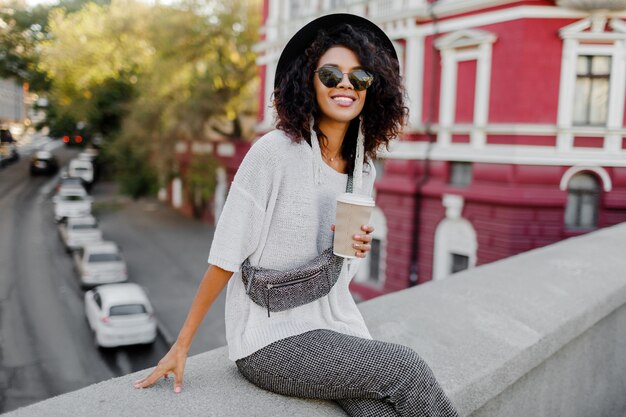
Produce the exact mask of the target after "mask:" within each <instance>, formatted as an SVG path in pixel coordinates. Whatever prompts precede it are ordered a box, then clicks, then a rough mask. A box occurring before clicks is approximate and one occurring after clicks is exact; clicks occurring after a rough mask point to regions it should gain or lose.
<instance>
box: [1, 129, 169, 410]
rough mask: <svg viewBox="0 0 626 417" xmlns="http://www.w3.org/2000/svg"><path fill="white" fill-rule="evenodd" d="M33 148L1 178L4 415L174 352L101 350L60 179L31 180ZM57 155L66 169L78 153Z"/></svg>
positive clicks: (159, 345) (161, 347) (160, 345)
mask: <svg viewBox="0 0 626 417" xmlns="http://www.w3.org/2000/svg"><path fill="white" fill-rule="evenodd" d="M40 146H51V147H53V148H54V147H55V146H54V143H51V142H49V141H47V142H46V141H44V142H43V143H41V144H40ZM33 149H34V148H33ZM33 149H30V150H24V149H22V151H23V155H22V160H21V161H19V162H18V163H15V164H12V165H10V166H8V167H5V168H4V169H3V170H2V171H0V412H4V411H9V410H12V409H15V408H18V407H20V406H23V405H27V404H30V403H33V402H36V401H39V400H42V399H45V398H48V397H51V396H54V395H58V394H61V393H64V392H68V391H71V390H74V389H78V388H81V387H84V386H86V385H90V384H93V383H95V382H98V381H102V380H105V379H109V378H111V377H114V376H119V375H124V374H126V373H129V372H133V371H136V370H140V369H144V368H146V367H149V366H152V365H153V364H155V363H156V361H158V359H159V358H160V357H161V356H162V355H163V354H164V353H165V352H166V351H167V347H168V346H167V344H166V342H165V340H163V338H162V337H159V338H158V339H157V342H156V343H155V344H154V345H152V346H149V347H129V348H120V349H104V350H102V349H96V348H95V347H94V344H93V337H92V334H91V332H90V330H89V327H88V325H87V323H86V320H85V318H84V313H83V311H84V310H83V301H82V296H83V292H82V291H81V290H80V288H79V284H78V280H77V278H76V275H75V272H74V270H73V266H72V262H71V259H70V257H69V256H68V255H67V254H66V253H65V251H64V249H63V246H62V244H61V242H60V240H59V238H58V232H57V229H56V225H55V224H54V221H53V218H52V204H51V201H50V192H51V191H52V189H53V187H54V180H52V179H49V178H46V177H37V178H31V177H30V176H29V175H28V153H29V152H32V150H33ZM54 152H55V153H56V154H57V155H58V156H59V158H60V160H61V162H67V161H68V160H69V159H70V158H71V157H72V156H73V155H74V154H75V153H76V151H75V150H68V149H65V148H63V147H60V148H58V149H56V150H54ZM96 187H97V186H96ZM133 268H134V269H135V268H137V267H133ZM139 270H141V268H140V267H139ZM157 314H159V313H158V312H157Z"/></svg>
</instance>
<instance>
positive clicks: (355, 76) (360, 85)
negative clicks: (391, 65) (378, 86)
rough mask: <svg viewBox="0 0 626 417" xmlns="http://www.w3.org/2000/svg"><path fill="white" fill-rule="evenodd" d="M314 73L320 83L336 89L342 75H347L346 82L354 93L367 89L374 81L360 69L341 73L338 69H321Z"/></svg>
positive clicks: (372, 77)
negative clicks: (347, 81) (348, 82)
mask: <svg viewBox="0 0 626 417" xmlns="http://www.w3.org/2000/svg"><path fill="white" fill-rule="evenodd" d="M315 72H316V73H317V76H318V77H319V79H320V82H321V83H322V84H324V85H325V86H326V87H328V88H335V87H337V85H339V83H340V82H341V80H343V76H344V74H348V80H349V81H350V84H352V86H353V87H354V89H355V90H356V91H363V90H365V89H367V88H368V87H369V86H370V85H372V82H373V81H374V76H373V75H372V74H370V73H369V72H367V71H365V70H362V69H358V70H354V71H351V72H341V70H340V69H339V68H335V67H321V68H320V69H318V70H316V71H315Z"/></svg>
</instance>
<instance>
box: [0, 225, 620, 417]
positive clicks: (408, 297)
mask: <svg viewBox="0 0 626 417" xmlns="http://www.w3.org/2000/svg"><path fill="white" fill-rule="evenodd" d="M624 248H626V224H622V225H618V226H614V227H612V228H608V229H604V230H601V231H598V232H595V233H592V234H588V235H585V236H581V237H577V238H572V239H568V240H566V241H563V242H560V243H558V244H555V245H552V246H549V247H546V248H542V249H538V250H534V251H531V252H527V253H525V254H522V255H519V256H516V257H512V258H509V259H506V260H503V261H500V262H496V263H493V264H489V265H486V266H483V267H479V268H475V269H473V270H469V271H464V272H462V273H459V274H456V275H454V276H452V277H450V278H447V279H445V280H442V281H437V282H432V283H428V284H425V285H421V286H419V287H416V288H412V289H409V290H405V291H401V292H398V293H394V294H390V295H387V296H384V297H380V298H377V299H375V300H372V301H370V302H367V303H363V304H361V305H360V308H361V310H362V312H363V315H364V317H365V319H366V321H367V323H368V325H369V327H370V329H371V331H372V334H373V335H374V337H375V338H377V339H381V340H386V341H392V342H396V343H402V344H406V345H408V346H411V347H412V348H413V349H415V350H416V351H417V352H419V353H420V354H421V355H422V356H423V357H424V358H425V359H426V361H427V362H428V363H429V364H430V365H431V367H432V368H433V371H434V372H435V374H436V375H437V377H438V379H439V380H440V382H441V384H442V386H443V388H444V390H445V391H446V392H448V393H449V395H450V397H451V398H452V400H453V402H454V403H455V404H456V405H457V407H458V408H459V410H460V411H461V413H462V415H474V416H506V417H510V416H514V415H520V416H522V415H524V416H528V415H532V416H534V417H538V416H551V417H553V416H568V417H572V416H581V417H582V416H591V415H593V416H594V417H600V416H607V417H609V416H610V417H616V416H624V415H626V396H624V394H623V393H624V392H626V355H624V351H625V349H626V252H625V249H624ZM607 355H608V356H607ZM601 357H602V358H604V359H602V358H601ZM585 363H588V364H590V365H584V364H585ZM601 365H602V366H601ZM581 372H583V373H584V374H582V375H581V374H579V373H581ZM145 374H146V372H145V371H143V372H139V373H136V374H133V375H128V376H124V377H121V378H117V379H113V380H109V381H106V382H102V383H99V384H96V385H92V386H90V387H87V388H84V389H82V390H79V391H75V392H72V393H69V394H65V395H62V396H59V397H56V398H53V399H49V400H46V401H43V402H40V403H37V404H34V405H32V406H29V407H25V408H22V409H19V410H16V411H14V412H11V413H8V414H6V416H7V417H18V416H28V417H30V416H37V417H40V416H72V417H73V416H82V415H85V416H86V415H89V416H107V415H111V416H148V415H172V416H220V417H224V416H225V417H228V416H237V417H239V416H242V415H246V416H290V417H291V416H340V415H343V412H342V411H341V409H340V408H339V407H337V406H336V405H334V404H333V403H331V402H324V401H307V400H300V399H295V398H288V397H282V396H278V395H274V394H271V393H267V392H265V391H262V390H260V389H258V388H256V387H254V386H253V385H251V384H249V383H248V382H247V381H245V380H244V379H243V378H242V377H241V376H240V375H239V374H238V372H237V369H236V367H235V366H234V364H233V363H231V362H229V361H228V360H227V358H226V351H225V349H224V348H221V349H217V350H214V351H210V352H207V353H203V354H200V355H197V356H194V357H192V358H190V359H189V361H188V366H187V371H186V375H185V381H186V383H185V388H184V391H183V393H182V394H180V395H175V394H174V393H173V392H172V386H171V381H170V382H169V383H168V382H165V381H162V382H160V383H159V384H157V386H156V387H154V388H152V389H147V390H135V389H133V388H132V381H134V380H135V379H138V378H139V377H140V376H142V375H145ZM564 377H565V378H566V379H563V378H564ZM591 387H594V388H593V389H592V388H591ZM598 387H600V388H598ZM602 387H604V388H602ZM533 390H534V391H533ZM541 390H547V393H546V394H544V395H542V396H539V397H536V396H533V395H534V394H533V392H538V391H541ZM554 398H557V399H559V401H553V400H552V399H554ZM531 410H532V411H531Z"/></svg>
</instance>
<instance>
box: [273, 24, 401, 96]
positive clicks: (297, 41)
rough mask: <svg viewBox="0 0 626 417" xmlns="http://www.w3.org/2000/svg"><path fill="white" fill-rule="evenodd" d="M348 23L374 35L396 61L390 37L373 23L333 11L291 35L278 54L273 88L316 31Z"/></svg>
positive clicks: (312, 38) (307, 45)
mask: <svg viewBox="0 0 626 417" xmlns="http://www.w3.org/2000/svg"><path fill="white" fill-rule="evenodd" d="M345 23H347V24H349V25H351V26H354V27H357V28H359V27H360V28H363V29H366V30H367V31H369V32H371V33H372V34H374V36H376V38H377V39H378V41H379V42H380V44H381V45H382V46H383V47H384V48H385V49H387V50H388V52H389V53H390V54H391V56H392V57H393V58H394V59H395V60H396V61H397V60H398V56H397V54H396V50H395V48H394V47H393V43H392V42H391V39H389V37H388V36H387V35H386V34H385V32H383V30H382V29H381V28H379V27H378V26H377V25H376V24H375V23H373V22H371V21H369V20H368V19H365V18H364V17H361V16H357V15H353V14H348V13H335V14H329V15H326V16H322V17H318V18H317V19H315V20H313V21H311V22H309V23H307V24H306V25H304V27H302V29H300V30H299V31H298V32H296V34H295V35H293V36H292V37H291V39H290V40H289V42H287V45H285V48H284V49H283V52H282V53H281V54H280V58H279V59H278V64H277V65H276V75H275V77H274V88H276V87H277V86H278V84H279V82H280V79H281V77H282V76H283V75H284V74H285V72H286V71H287V69H288V68H289V65H290V64H291V63H292V62H293V61H294V60H295V59H296V58H297V57H298V56H299V55H301V54H302V53H303V51H304V50H305V49H306V48H308V47H309V45H311V43H312V42H313V41H314V40H315V37H316V36H317V34H318V32H319V31H320V30H322V29H329V28H332V27H333V26H337V25H340V24H345Z"/></svg>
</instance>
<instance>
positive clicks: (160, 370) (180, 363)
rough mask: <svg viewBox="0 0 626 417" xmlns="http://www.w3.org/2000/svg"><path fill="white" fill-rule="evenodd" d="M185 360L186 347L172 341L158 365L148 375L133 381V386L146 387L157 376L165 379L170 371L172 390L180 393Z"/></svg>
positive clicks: (156, 378) (157, 378) (153, 381)
mask: <svg viewBox="0 0 626 417" xmlns="http://www.w3.org/2000/svg"><path fill="white" fill-rule="evenodd" d="M186 361H187V349H184V348H182V347H180V346H179V345H178V343H174V345H172V348H171V349H170V350H169V352H167V354H166V355H165V356H163V358H162V359H161V360H160V361H159V363H158V365H157V367H156V368H154V370H153V371H152V373H151V374H150V375H148V376H147V377H145V378H142V379H140V380H138V381H135V384H134V386H135V388H147V387H149V386H151V385H152V384H154V383H155V382H157V381H158V380H159V378H161V377H164V378H166V379H167V377H168V376H169V374H170V373H173V374H174V392H175V393H177V394H178V393H180V392H181V391H182V389H183V374H184V373H185V362H186Z"/></svg>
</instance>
